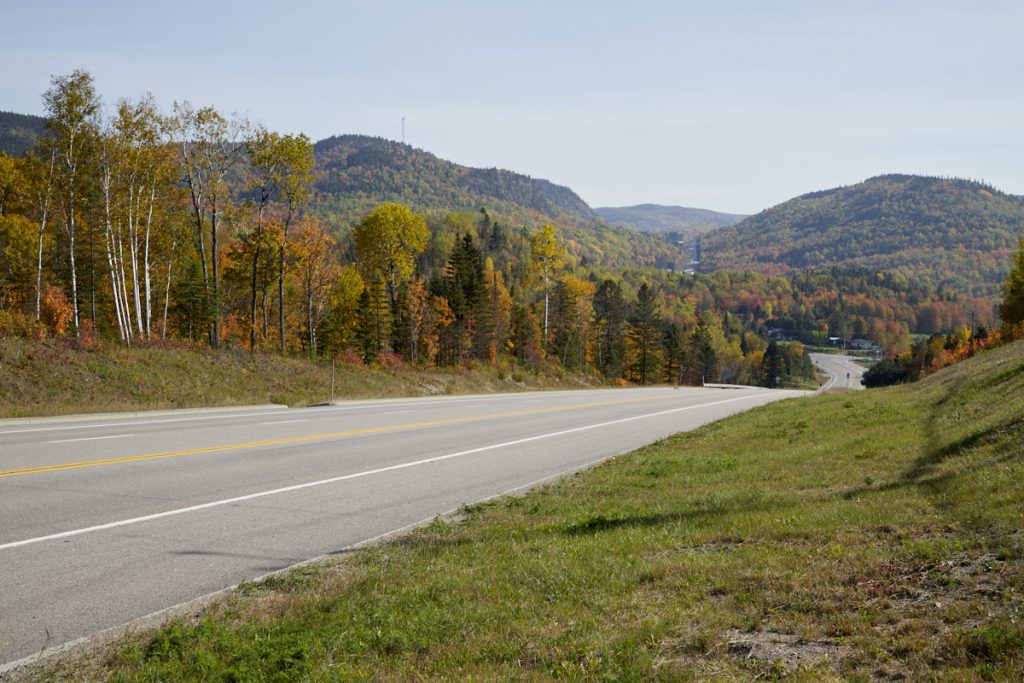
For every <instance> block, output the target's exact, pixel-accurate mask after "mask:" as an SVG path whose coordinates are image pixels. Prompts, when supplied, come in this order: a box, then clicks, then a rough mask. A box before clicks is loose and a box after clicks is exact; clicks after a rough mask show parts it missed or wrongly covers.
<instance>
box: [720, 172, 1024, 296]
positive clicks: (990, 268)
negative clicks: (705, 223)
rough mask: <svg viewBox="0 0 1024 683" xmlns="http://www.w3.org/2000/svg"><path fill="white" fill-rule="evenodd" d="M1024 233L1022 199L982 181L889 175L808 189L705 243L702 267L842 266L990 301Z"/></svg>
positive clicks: (780, 269) (772, 269)
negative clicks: (800, 194) (820, 188)
mask: <svg viewBox="0 0 1024 683" xmlns="http://www.w3.org/2000/svg"><path fill="white" fill-rule="evenodd" d="M1022 235H1024V201H1022V198H1021V197H1016V196H1013V195H1008V194H1005V193H1003V192H1000V191H999V190H996V189H995V188H993V187H991V186H989V185H985V184H983V183H979V182H975V181H970V180H962V179H953V178H934V177H923V176H913V175H883V176H878V177H875V178H871V179H869V180H866V181H864V182H862V183H858V184H856V185H851V186H848V187H839V188H835V189H831V190H825V191H823V192H812V193H811V194H806V195H803V196H801V197H797V198H796V199H791V200H789V201H787V202H784V203H782V204H779V205H778V206H774V207H772V208H770V209H767V210H765V211H762V212H761V213H759V214H757V215H755V216H751V217H750V218H747V219H746V220H744V221H741V222H740V223H737V224H736V225H734V226H731V227H728V228H723V229H721V230H717V231H714V232H712V233H709V234H708V235H706V236H705V237H703V238H702V240H701V246H702V250H703V261H704V267H705V269H706V270H714V269H716V268H729V269H736V268H754V269H756V270H759V271H761V272H764V273H769V274H779V273H784V272H786V271H788V270H790V269H794V268H808V267H812V268H813V267H822V266H840V267H854V268H865V269H868V270H876V271H881V270H884V271H889V272H892V273H895V274H896V275H897V276H901V277H903V278H906V279H912V280H915V281H917V282H920V283H923V284H926V285H928V286H931V287H934V288H935V289H937V290H940V291H945V292H956V293H959V294H967V295H971V296H985V297H994V296H996V295H997V293H998V289H999V283H1000V282H1002V280H1003V278H1004V277H1005V275H1006V271H1007V268H1008V267H1009V263H1010V257H1011V254H1012V253H1013V250H1014V248H1015V247H1016V245H1017V242H1018V240H1019V239H1020V238H1021V236H1022Z"/></svg>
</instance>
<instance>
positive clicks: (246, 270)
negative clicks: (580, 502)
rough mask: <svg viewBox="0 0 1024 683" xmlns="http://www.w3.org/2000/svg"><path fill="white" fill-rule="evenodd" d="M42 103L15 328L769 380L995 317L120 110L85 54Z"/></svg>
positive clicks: (11, 238)
mask: <svg viewBox="0 0 1024 683" xmlns="http://www.w3.org/2000/svg"><path fill="white" fill-rule="evenodd" d="M43 101H44V105H45V107H46V109H47V113H48V116H47V118H46V119H45V125H44V127H43V130H42V132H41V133H40V134H39V135H38V136H37V138H36V139H35V140H34V142H33V144H32V146H31V148H30V149H29V150H27V152H26V154H24V155H22V156H9V155H0V334H9V335H20V336H26V337H32V338H36V339H42V338H45V337H48V336H49V337H67V338H69V339H72V340H74V343H76V344H79V345H80V346H82V347H83V348H88V347H89V346H90V345H91V344H96V343H104V340H106V343H111V342H113V343H120V344H125V345H147V344H159V343H183V344H191V345H196V346H208V347H214V348H217V347H229V348H236V349H244V350H250V351H256V350H262V351H271V352H275V351H276V352H280V353H290V354H306V355H309V356H314V357H332V358H340V359H342V360H344V361H346V362H350V363H356V364H358V363H376V364H381V365H384V366H386V367H397V366H401V365H402V364H407V363H408V364H415V365H419V366H442V367H459V366H465V365H467V364H468V365H472V364H475V363H483V364H490V365H497V366H499V367H501V366H511V365H516V364H521V365H526V366H530V367H533V368H538V369H542V370H545V371H553V372H564V371H571V372H579V373H586V374H591V375H597V376H600V377H603V378H605V379H606V380H607V381H622V382H637V383H649V382H662V381H665V382H678V381H682V382H689V383H700V382H702V381H709V382H710V381H725V382H739V383H759V384H767V385H774V384H776V383H779V382H782V383H794V382H801V381H807V380H808V379H809V378H810V377H811V376H813V370H812V368H811V366H810V363H809V359H808V357H807V354H806V351H805V345H806V344H823V343H826V341H827V339H828V337H830V336H841V337H843V338H854V337H863V338H867V339H871V340H873V341H875V342H877V343H878V344H880V345H881V346H882V348H883V349H884V350H885V351H886V352H887V353H888V354H890V355H894V354H899V353H905V352H906V351H907V350H908V349H910V347H911V343H912V339H911V334H912V333H913V332H924V333H934V332H952V331H955V330H957V329H960V328H966V327H968V326H975V327H976V326H979V325H992V324H993V323H994V322H995V320H994V318H995V312H994V308H993V305H992V302H991V301H990V300H988V299H985V298H976V299H973V298H969V297H965V296H961V295H958V294H955V293H949V292H937V291H936V290H935V288H933V287H931V286H929V285H928V283H926V282H921V281H919V280H917V279H910V278H906V277H903V276H901V275H899V274H886V273H878V272H876V271H873V270H863V269H852V268H826V269H809V270H804V271H799V272H796V271H794V272H792V273H790V274H789V275H787V276H775V275H771V274H761V273H757V272H753V271H745V272H739V271H724V270H723V271H715V272H710V273H698V274H682V273H679V272H677V269H675V268H673V267H671V266H673V265H675V264H674V263H671V260H672V259H673V258H678V257H679V252H678V250H676V251H675V253H673V251H672V250H673V249H675V247H673V246H672V245H670V244H668V243H667V242H665V241H664V240H660V239H658V238H655V237H651V236H644V235H640V234H638V233H635V232H633V231H629V230H627V229H625V228H615V227H612V226H609V225H608V224H607V223H604V222H603V221H599V220H598V221H590V220H588V219H587V218H586V216H581V215H579V212H578V211H577V212H576V213H574V208H573V207H574V206H576V205H577V203H578V202H579V203H581V202H582V200H579V198H578V197H576V195H575V194H573V193H571V191H569V190H566V189H565V188H558V187H557V186H554V185H551V184H549V183H545V182H543V181H534V180H531V179H529V178H526V177H525V176H519V175H517V174H513V173H510V172H506V171H477V170H473V169H467V168H465V167H460V166H458V165H456V164H451V163H449V162H445V161H442V160H440V159H438V158H437V157H434V156H433V155H429V154H426V153H424V152H420V151H418V150H414V149H412V148H411V147H408V146H406V145H400V144H398V143H391V142H387V141H382V140H377V139H373V138H365V137H360V136H346V137H341V138H332V139H330V140H326V141H323V142H321V143H318V145H316V146H314V145H313V144H312V143H311V142H310V141H309V140H308V138H306V137H305V136H303V135H282V134H278V133H276V132H274V131H270V130H267V129H266V128H265V127H263V126H261V125H258V124H253V123H251V122H249V121H247V120H245V119H244V118H240V117H237V116H226V115H224V114H222V113H220V112H218V111H216V110H215V109H213V108H210V107H199V108H197V107H194V106H193V105H191V104H190V103H188V102H179V103H175V105H174V107H173V108H172V110H171V111H166V112H165V111H160V110H159V109H158V107H157V106H156V104H155V102H154V100H153V98H152V97H151V96H144V97H141V98H139V99H137V100H121V101H118V102H117V103H115V104H114V105H112V106H110V105H105V104H104V103H103V102H102V101H101V100H100V98H99V96H98V95H97V93H96V88H95V84H94V82H93V80H92V77H91V76H90V75H89V74H88V73H85V72H81V71H76V72H74V73H72V74H69V75H66V76H60V77H55V78H54V79H53V81H52V83H51V86H50V88H49V89H48V90H47V91H46V93H45V94H44V97H43ZM583 206H584V207H585V206H586V205H585V204H583ZM577 208H578V207H577Z"/></svg>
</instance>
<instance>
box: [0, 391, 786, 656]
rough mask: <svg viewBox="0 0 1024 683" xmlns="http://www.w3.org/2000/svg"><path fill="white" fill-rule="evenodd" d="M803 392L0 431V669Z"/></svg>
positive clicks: (644, 394) (548, 397) (478, 401)
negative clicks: (467, 505)
mask: <svg viewBox="0 0 1024 683" xmlns="http://www.w3.org/2000/svg"><path fill="white" fill-rule="evenodd" d="M801 394H803V392H793V391H768V390H764V389H710V388H705V389H672V388H644V389H618V390H593V391H568V392H540V393H521V394H500V395H484V396H462V397H443V398H430V399H397V400H390V401H360V402H351V403H345V404H339V405H335V406H327V407H319V408H305V409H290V410H289V409H283V408H280V409H275V408H269V409H268V408H263V409H254V410H251V411H233V412H203V413H191V414H186V415H182V414H171V415H167V414H162V415H157V414H152V415H145V414H143V415H138V416H134V417H119V416H115V417H110V416H106V417H104V418H102V419H92V420H84V421H49V422H42V423H38V424H20V425H19V424H11V423H10V422H7V423H0V671H2V670H4V669H7V668H10V666H11V663H12V662H14V661H16V660H20V659H23V658H26V657H30V656H34V655H36V654H38V653H40V652H41V651H52V650H53V649H54V648H57V647H60V646H61V645H62V644H66V643H68V642H70V641H74V640H76V639H79V638H83V637H86V636H89V635H91V634H95V633H97V632H100V631H102V630H104V629H110V628H113V627H120V626H122V625H125V624H127V623H129V622H131V621H133V620H136V619H139V618H140V617H144V616H146V615H150V614H152V613H154V612H156V611H159V610H162V609H165V608H168V607H171V606H174V605H178V604H181V603H183V602H186V601H189V600H193V599H195V598H199V597H202V596H204V595H208V594H210V593H212V592H215V591H218V590H221V589H224V588H225V587H228V586H232V585H235V584H237V583H239V582H241V581H243V580H249V579H253V578H256V577H259V576H262V575H265V574H267V573H269V572H273V571H276V570H280V569H283V568H285V567H288V566H290V565H293V564H296V563H298V562H302V561H305V560H308V559H311V558H316V557H320V556H324V555H330V554H334V553H339V552H342V551H344V550H345V549H346V548H350V547H351V546H352V545H353V544H356V543H359V542H361V541H365V540H367V539H371V538H374V537H377V536H379V535H381V534H384V533H386V532H389V531H393V530H396V529H401V528H403V527H406V526H408V525H410V524H414V523H417V522H422V521H424V520H427V519H430V518H432V517H433V516H435V515H437V514H440V513H444V512H447V511H451V510H453V509H455V508H457V507H458V506H460V505H462V504H465V503H471V502H475V501H479V500H482V499H485V498H488V497H492V496H495V495H499V494H501V493H504V492H509V491H511V490H514V489H516V488H519V487H524V486H527V485H529V484H531V483H535V482H538V481H541V480H544V479H546V478H550V477H553V476H557V475H558V474H561V473H564V472H567V471H571V470H574V469H578V468H581V467H584V466H586V465H588V464H591V463H594V462H596V461H599V460H601V459H604V458H607V457H609V456H612V455H615V454H618V453H623V452H625V451H628V450H630V449H633V448H636V447H638V446H641V445H643V444H646V443H649V442H652V441H654V440H657V439H659V438H662V437H664V436H667V435H669V434H672V433H675V432H679V431H683V430H687V429H691V428H693V427H696V426H698V425H701V424H704V423H707V422H710V421H713V420H716V419H719V418H721V417H724V416H726V415H728V414H731V413H735V412H738V411H741V410H746V409H748V408H751V407H754V406H757V405H761V404H764V403H768V402H770V401H775V400H778V399H781V398H786V397H790V396H796V395H801ZM5 664H6V665H5Z"/></svg>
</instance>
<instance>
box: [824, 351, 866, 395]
mask: <svg viewBox="0 0 1024 683" xmlns="http://www.w3.org/2000/svg"><path fill="white" fill-rule="evenodd" d="M811 360H812V361H813V362H814V364H815V365H816V366H818V368H819V369H820V370H821V371H822V372H824V373H825V374H826V375H828V381H827V382H825V384H824V385H822V387H821V390H822V391H828V390H829V389H863V388H864V385H863V384H861V383H860V378H861V376H862V375H863V374H864V370H865V368H864V366H863V365H861V364H860V363H857V362H856V361H855V360H854V359H853V358H852V357H851V356H841V355H839V354H835V353H812V354H811Z"/></svg>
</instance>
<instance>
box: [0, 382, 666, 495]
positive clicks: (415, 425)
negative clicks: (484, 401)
mask: <svg viewBox="0 0 1024 683" xmlns="http://www.w3.org/2000/svg"><path fill="white" fill-rule="evenodd" d="M664 399H665V397H664V396H649V397H645V398H631V399H624V400H619V401H604V402H599V403H582V404H577V405H571V406H559V407H557V408H536V409H531V410H514V411H509V412H504V413H488V414H487V415H468V416H465V417H452V418H448V419H444V420H430V421H427V422H408V423H405V424H397V425H386V426H383V427H364V428H361V429H348V430H345V431H340V432H325V433H323V434H307V435H305V436H289V437H283V438H280V439H265V440H263V441H245V442H242V443H231V444H223V445H220V446H204V447H202V448H188V449H185V450H179V451H163V452H161V453H146V454H143V455H128V456H124V457H121V458H103V459H100V460H83V461H81V462H68V463H61V464H57V465H39V466H37V467H24V468H21V469H15V470H0V479H3V478H6V477H20V476H24V475H26V474H42V473H44V472H57V471H60V470H76V469H82V468H85V467H99V466H101V465H120V464H122V463H127V462H142V461H145V460H162V459H164V458H179V457H181V456H185V455H200V454H203V453H219V452H222V451H237V450H242V449H245V448H258V447H260V446H280V445H283V444H294V443H304V442H308V441H322V440H324V439H338V438H343V437H347V436H361V435H363V434H380V433H383V432H396V431H400V430H404V429H419V428H421V427H440V426H443V425H453V424H462V423H466V422H480V421H483V420H494V419H498V418H503V417H521V416H523V415H542V414H545V413H558V412H563V411H566V410H582V409H585V408H600V407H604V406H614V405H623V404H626V403H641V402H645V401H660V400H664Z"/></svg>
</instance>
